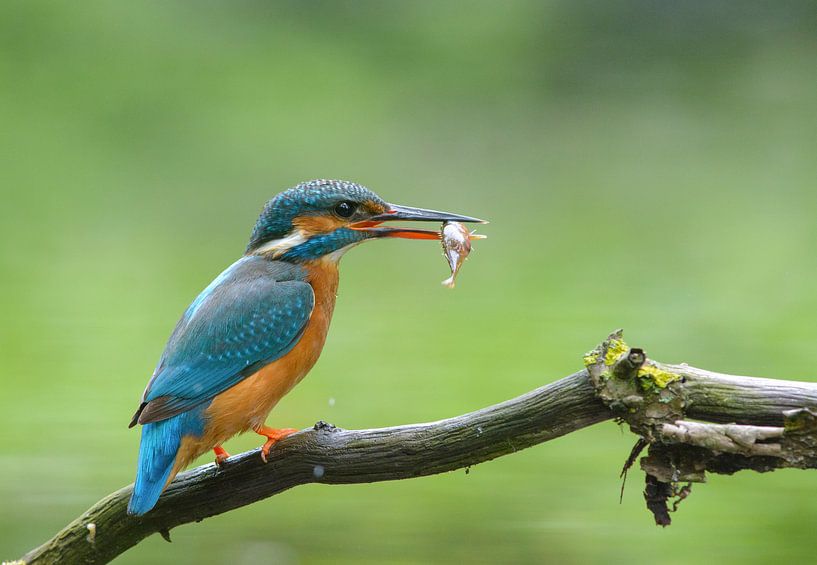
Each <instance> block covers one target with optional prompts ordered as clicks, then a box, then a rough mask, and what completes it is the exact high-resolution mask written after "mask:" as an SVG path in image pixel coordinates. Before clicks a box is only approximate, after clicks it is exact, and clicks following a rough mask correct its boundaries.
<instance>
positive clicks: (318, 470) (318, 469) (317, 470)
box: [312, 465, 324, 479]
mask: <svg viewBox="0 0 817 565" xmlns="http://www.w3.org/2000/svg"><path fill="white" fill-rule="evenodd" d="M323 472H324V468H323V465H315V466H314V467H313V468H312V474H313V475H315V478H316V479H320V478H321V477H323Z"/></svg>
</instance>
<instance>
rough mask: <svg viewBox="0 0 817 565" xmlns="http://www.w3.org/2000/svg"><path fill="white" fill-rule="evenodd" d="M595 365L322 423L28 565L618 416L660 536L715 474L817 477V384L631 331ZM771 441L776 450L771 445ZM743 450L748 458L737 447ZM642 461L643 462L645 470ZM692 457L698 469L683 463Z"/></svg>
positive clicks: (510, 447) (88, 555)
mask: <svg viewBox="0 0 817 565" xmlns="http://www.w3.org/2000/svg"><path fill="white" fill-rule="evenodd" d="M585 366H586V369H585V370H583V371H580V372H578V373H575V374H573V375H570V376H568V377H565V378H563V379H561V380H559V381H557V382H554V383H552V384H550V385H547V386H544V387H542V388H539V389H536V390H534V391H532V392H529V393H527V394H524V395H522V396H520V397H518V398H515V399H513V400H509V401H506V402H503V403H500V404H496V405H494V406H490V407H488V408H484V409H482V410H478V411H476V412H472V413H470V414H465V415H462V416H457V417H454V418H449V419H447V420H440V421H438V422H432V423H427V424H416V425H407V426H397V427H392V428H382V429H372V430H341V429H339V428H336V427H334V426H331V425H328V424H324V423H323V422H319V423H318V424H316V425H315V427H314V428H313V429H310V430H305V431H302V432H299V433H298V434H295V435H292V436H290V437H288V438H286V439H285V440H283V441H281V442H280V443H278V444H276V445H275V446H274V448H273V450H272V452H271V453H270V462H269V463H268V464H266V465H265V464H263V463H262V462H261V458H260V456H259V450H257V449H256V450H252V451H248V452H246V453H242V454H240V455H238V456H235V457H231V458H230V459H229V460H228V461H227V462H226V463H225V464H224V465H223V466H222V467H216V466H215V465H214V464H208V465H203V466H201V467H198V468H195V469H192V470H190V471H188V472H186V473H182V474H180V475H179V476H178V477H177V478H176V480H174V481H173V483H172V484H171V485H170V486H169V487H168V489H167V491H166V492H165V493H164V494H163V495H162V497H161V498H160V499H159V503H158V504H157V506H156V508H154V509H153V510H152V511H150V512H149V513H148V514H146V515H145V516H141V517H133V516H128V515H126V513H125V508H126V506H127V501H128V498H129V497H130V493H131V488H132V486H128V487H125V488H123V489H121V490H119V491H117V492H114V493H112V494H110V495H109V496H107V497H106V498H104V499H102V500H100V501H99V502H97V503H96V504H94V505H93V506H92V507H91V508H90V509H89V510H87V511H86V512H85V513H84V514H83V515H82V516H80V517H79V518H77V519H76V520H74V521H73V522H72V523H70V524H69V525H67V526H66V527H65V528H64V529H63V530H61V531H60V532H58V533H57V535H55V536H54V538H52V539H51V540H49V541H48V542H46V543H45V544H43V545H42V546H40V547H38V548H36V549H34V550H32V551H31V552H29V553H28V554H26V555H25V556H24V557H23V558H22V560H21V561H22V562H23V563H54V562H66V563H106V562H108V561H110V560H112V559H113V558H114V557H116V556H117V555H120V554H121V553H123V552H124V551H126V550H128V549H129V548H131V547H133V546H134V545H136V544H137V543H139V542H140V541H141V540H142V539H144V538H145V537H147V536H149V535H151V534H154V533H160V534H161V535H163V536H164V537H165V538H166V539H169V536H170V534H169V532H170V530H171V529H172V528H174V527H176V526H179V525H181V524H186V523H189V522H198V521H201V520H203V519H204V518H207V517H210V516H215V515H217V514H221V513H224V512H228V511H230V510H232V509H234V508H238V507H241V506H245V505H247V504H251V503H253V502H256V501H258V500H262V499H264V498H267V497H270V496H273V495H275V494H278V493H280V492H282V491H284V490H287V489H289V488H292V487H294V486H297V485H302V484H308V483H325V484H349V483H366V482H375V481H386V480H399V479H408V478H412V477H420V476H425V475H433V474H436V473H443V472H446V471H452V470H455V469H460V468H464V467H466V468H467V467H470V466H472V465H476V464H478V463H482V462H484V461H489V460H491V459H494V458H497V457H501V456H503V455H507V454H509V453H513V452H515V451H519V450H521V449H525V448H527V447H531V446H533V445H536V444H538V443H542V442H545V441H548V440H551V439H554V438H556V437H559V436H562V435H565V434H568V433H570V432H573V431H576V430H579V429H581V428H584V427H587V426H590V425H592V424H596V423H599V422H602V421H605V420H609V419H612V418H619V419H620V420H622V421H625V422H627V423H628V424H629V425H630V427H631V429H632V430H633V431H634V432H635V433H636V434H638V435H639V436H640V438H641V439H640V444H641V445H642V446H643V445H647V444H649V445H650V451H649V454H648V455H647V456H646V457H644V458H642V460H641V467H642V469H644V470H645V472H646V473H647V483H648V488H647V491H645V496H646V497H647V503H648V507H649V508H650V509H651V510H652V511H653V513H654V514H655V516H656V521H657V522H659V518H660V522H659V523H661V524H662V525H667V524H669V514H668V512H669V510H668V507H667V505H666V502H667V500H668V499H669V498H670V497H673V496H676V497H678V498H679V499H681V498H684V497H685V496H686V495H687V494H688V493H689V488H688V487H678V485H677V483H678V482H679V481H690V480H702V479H703V474H704V472H705V471H707V470H708V471H710V472H734V471H735V470H738V469H743V468H750V469H755V470H771V469H774V468H776V467H781V466H789V467H800V468H807V467H814V466H815V461H817V453H815V448H816V446H817V439H816V438H817V433H815V431H816V430H817V425H816V424H815V422H817V418H815V417H814V414H813V413H811V412H809V411H808V410H805V409H811V410H817V384H815V383H805V382H793V381H779V380H770V379H757V378H752V377H737V376H732V375H719V374H717V373H711V372H708V371H702V370H700V369H695V368H693V367H689V366H687V365H662V364H660V363H657V362H655V361H652V360H648V359H647V357H646V355H645V354H644V352H643V350H640V349H635V348H633V349H630V348H629V347H627V346H626V344H624V342H623V340H622V339H621V333H620V332H617V333H614V334H611V335H610V337H608V339H607V340H606V341H605V342H604V343H602V344H601V345H600V346H599V347H597V348H596V349H595V350H594V351H591V352H589V353H588V354H587V355H585ZM787 411H788V412H787ZM784 413H785V414H784ZM684 418H694V419H698V420H706V421H709V422H714V423H736V424H741V425H742V426H732V427H723V426H721V427H718V426H710V427H709V428H707V429H705V430H704V432H706V431H708V432H709V433H710V436H706V434H704V435H703V436H702V435H701V433H703V432H701V430H700V429H699V428H696V427H695V426H696V424H694V423H690V422H687V421H681V420H684ZM665 426H668V427H665ZM744 426H775V427H776V428H774V430H773V431H769V430H768V429H762V430H760V431H759V430H758V429H756V428H749V427H747V428H746V429H742V427H744ZM692 430H695V433H693V431H692ZM752 434H754V435H752ZM766 436H768V439H774V440H775V441H776V443H775V444H769V443H763V441H765V440H766V439H767V438H766ZM701 437H704V438H706V437H709V439H710V440H711V442H709V443H707V441H705V440H704V439H701ZM752 437H753V438H754V440H752V441H749V440H750V439H751V438H752ZM713 438H715V439H713ZM727 440H729V441H731V442H732V443H731V444H730V443H729V442H728V441H727ZM741 442H744V443H746V445H747V446H748V447H745V448H743V449H738V448H734V449H731V450H730V449H727V447H729V446H730V445H731V446H734V445H738V446H740V445H741ZM758 442H760V443H758ZM687 444H691V445H687ZM753 444H757V445H755V449H754V450H753V449H752V448H751V445H753ZM760 445H762V446H766V447H759V448H758V446H760ZM772 445H777V447H776V448H773V447H771V446H772ZM725 446H726V447H725ZM690 454H692V455H690ZM682 456H683V457H682ZM636 457H637V452H635V453H634V454H633V455H632V459H633V461H634V460H635V458H636ZM681 460H683V461H687V462H688V463H689V465H687V466H686V467H685V466H683V465H679V461H681ZM633 461H630V463H632V462H633ZM693 475H694V476H693ZM684 489H686V490H684ZM676 504H677V503H676Z"/></svg>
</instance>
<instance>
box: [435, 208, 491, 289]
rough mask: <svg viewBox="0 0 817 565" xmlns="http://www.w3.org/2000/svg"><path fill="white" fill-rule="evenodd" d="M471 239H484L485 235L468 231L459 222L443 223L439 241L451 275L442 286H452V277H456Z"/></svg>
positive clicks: (466, 256)
mask: <svg viewBox="0 0 817 565" xmlns="http://www.w3.org/2000/svg"><path fill="white" fill-rule="evenodd" d="M472 239H485V236H484V235H477V234H475V233H473V232H469V231H468V228H466V227H465V226H464V225H462V224H461V223H459V222H445V223H444V224H443V226H442V229H441V230H440V241H441V242H442V246H443V256H444V257H445V258H446V259H447V260H448V266H449V267H450V268H451V276H450V277H448V278H447V279H445V280H444V281H443V282H442V284H443V286H447V287H448V288H454V279H455V278H456V277H457V273H458V272H459V270H460V266H461V265H462V262H463V261H465V260H466V259H467V258H468V254H469V253H471V240H472Z"/></svg>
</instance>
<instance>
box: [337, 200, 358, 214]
mask: <svg viewBox="0 0 817 565" xmlns="http://www.w3.org/2000/svg"><path fill="white" fill-rule="evenodd" d="M355 210H357V204H355V203H354V202H349V201H348V200H344V201H343V202H340V203H338V204H337V205H336V206H335V214H337V215H338V216H340V217H341V218H350V217H351V216H352V214H354V213H355Z"/></svg>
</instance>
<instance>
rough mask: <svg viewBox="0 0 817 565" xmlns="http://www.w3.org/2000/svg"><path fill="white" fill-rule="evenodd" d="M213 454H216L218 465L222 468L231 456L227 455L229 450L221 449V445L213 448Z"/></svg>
mask: <svg viewBox="0 0 817 565" xmlns="http://www.w3.org/2000/svg"><path fill="white" fill-rule="evenodd" d="M213 453H215V454H216V465H217V466H219V467H221V466H222V465H224V462H225V461H227V459H228V458H229V457H230V454H229V453H227V450H226V449H224V448H223V447H221V446H220V445H218V446H216V447H214V448H213Z"/></svg>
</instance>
